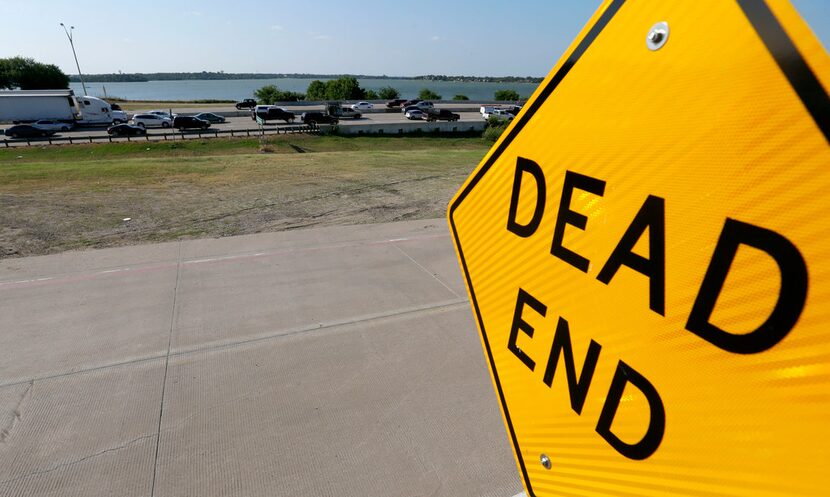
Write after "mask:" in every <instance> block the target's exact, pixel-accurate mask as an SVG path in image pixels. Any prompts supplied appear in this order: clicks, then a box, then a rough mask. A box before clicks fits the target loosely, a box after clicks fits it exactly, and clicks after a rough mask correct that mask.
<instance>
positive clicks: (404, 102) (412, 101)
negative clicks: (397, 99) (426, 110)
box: [401, 98, 421, 109]
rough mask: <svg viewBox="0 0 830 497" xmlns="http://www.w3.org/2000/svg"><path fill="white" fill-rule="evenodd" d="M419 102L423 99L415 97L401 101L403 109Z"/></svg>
mask: <svg viewBox="0 0 830 497" xmlns="http://www.w3.org/2000/svg"><path fill="white" fill-rule="evenodd" d="M418 102H421V99H419V98H413V99H412V100H405V101H403V102H401V108H402V109H403V108H406V107H409V106H410V105H415V104H417V103H418Z"/></svg>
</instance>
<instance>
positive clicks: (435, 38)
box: [429, 35, 441, 41]
mask: <svg viewBox="0 0 830 497" xmlns="http://www.w3.org/2000/svg"><path fill="white" fill-rule="evenodd" d="M429 41H441V37H440V36H438V35H435V36H433V37H431V38H430V39H429Z"/></svg>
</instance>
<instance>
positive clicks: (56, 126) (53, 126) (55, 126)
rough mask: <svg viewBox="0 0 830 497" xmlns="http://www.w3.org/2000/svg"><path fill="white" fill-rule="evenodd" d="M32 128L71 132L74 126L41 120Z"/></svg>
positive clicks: (34, 123) (33, 124)
mask: <svg viewBox="0 0 830 497" xmlns="http://www.w3.org/2000/svg"><path fill="white" fill-rule="evenodd" d="M32 126H34V127H36V128H40V129H45V130H47V131H69V130H70V129H72V126H73V124H70V123H62V122H60V121H50V120H48V119H41V120H40V121H35V122H33V123H32Z"/></svg>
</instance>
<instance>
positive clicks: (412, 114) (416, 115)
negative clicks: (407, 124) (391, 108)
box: [404, 109, 426, 119]
mask: <svg viewBox="0 0 830 497" xmlns="http://www.w3.org/2000/svg"><path fill="white" fill-rule="evenodd" d="M425 116H426V114H424V111H422V110H420V109H410V110H408V111H406V114H404V117H406V118H407V119H423V118H424V117H425Z"/></svg>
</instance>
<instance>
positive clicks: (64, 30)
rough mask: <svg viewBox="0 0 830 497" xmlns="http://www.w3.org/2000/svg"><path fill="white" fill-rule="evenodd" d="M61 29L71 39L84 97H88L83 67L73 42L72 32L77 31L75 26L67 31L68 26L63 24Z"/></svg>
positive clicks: (70, 42) (70, 44)
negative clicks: (82, 71) (79, 62)
mask: <svg viewBox="0 0 830 497" xmlns="http://www.w3.org/2000/svg"><path fill="white" fill-rule="evenodd" d="M61 27H62V28H63V32H64V33H66V37H67V38H69V46H71V47H72V55H73V56H74V57H75V67H77V68H78V77H79V78H81V86H83V88H84V95H87V92H86V84H85V83H84V75H83V74H82V73H81V65H80V64H78V54H76V53H75V43H74V42H73V41H72V32H73V31H74V30H75V26H69V30H67V29H66V26H64V25H63V23H61Z"/></svg>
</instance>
